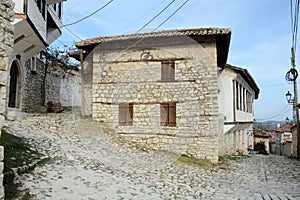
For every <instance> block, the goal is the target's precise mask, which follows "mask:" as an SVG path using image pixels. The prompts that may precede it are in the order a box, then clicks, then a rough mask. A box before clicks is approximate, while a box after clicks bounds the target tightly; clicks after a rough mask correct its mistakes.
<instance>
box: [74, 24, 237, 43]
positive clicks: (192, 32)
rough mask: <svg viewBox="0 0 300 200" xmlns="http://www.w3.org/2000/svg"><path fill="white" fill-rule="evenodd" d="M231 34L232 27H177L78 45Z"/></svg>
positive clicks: (103, 38)
mask: <svg viewBox="0 0 300 200" xmlns="http://www.w3.org/2000/svg"><path fill="white" fill-rule="evenodd" d="M228 34H231V29H230V28H192V29H175V30H163V31H155V32H146V33H135V34H126V35H116V36H104V37H97V38H91V39H87V40H82V41H79V42H77V43H76V46H77V47H84V46H89V45H93V44H99V43H101V42H107V41H118V40H130V39H141V38H151V37H168V36H179V35H186V36H200V35H228Z"/></svg>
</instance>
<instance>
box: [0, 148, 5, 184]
mask: <svg viewBox="0 0 300 200" xmlns="http://www.w3.org/2000/svg"><path fill="white" fill-rule="evenodd" d="M3 160H4V147H3V146H0V161H3ZM0 185H1V184H0Z"/></svg>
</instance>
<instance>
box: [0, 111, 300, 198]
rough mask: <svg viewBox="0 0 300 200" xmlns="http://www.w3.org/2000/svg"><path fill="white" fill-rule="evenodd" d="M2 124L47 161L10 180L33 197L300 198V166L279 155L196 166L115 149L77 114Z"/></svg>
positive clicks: (108, 138) (96, 127)
mask: <svg viewBox="0 0 300 200" xmlns="http://www.w3.org/2000/svg"><path fill="white" fill-rule="evenodd" d="M5 126H6V129H7V130H8V131H9V132H10V133H13V134H15V135H18V136H23V137H25V138H27V140H28V141H29V142H30V143H31V144H32V145H33V146H34V148H36V149H38V150H39V151H40V152H42V153H44V154H45V155H48V156H49V157H51V158H52V159H51V160H52V161H51V162H49V163H47V164H45V165H43V166H37V167H36V168H35V170H34V171H33V172H32V173H29V174H23V175H19V176H17V177H16V180H15V181H16V182H18V183H21V185H22V187H21V189H22V190H25V189H28V190H29V191H30V194H31V195H33V196H34V199H68V200H69V199H72V200H73V199H230V200H232V199H300V161H297V160H292V159H288V158H285V157H281V156H275V155H268V156H262V155H255V156H252V157H247V158H245V159H242V160H241V161H239V162H234V163H233V165H232V166H231V167H230V168H218V169H215V168H212V169H202V168H199V167H196V166H191V165H189V166H188V165H178V164H176V163H174V161H175V160H176V158H175V157H172V156H165V155H164V154H159V153H155V152H152V151H150V152H144V151H139V150H137V149H134V148H129V147H128V146H126V145H120V144H118V143H116V142H115V140H112V138H113V136H109V135H107V134H103V131H106V130H105V129H102V128H101V126H99V124H98V123H97V122H93V121H92V120H91V119H81V118H80V117H79V116H78V115H76V114H70V113H62V114H46V115H37V114H36V115H29V116H28V117H27V118H25V119H23V120H21V121H17V122H6V124H5Z"/></svg>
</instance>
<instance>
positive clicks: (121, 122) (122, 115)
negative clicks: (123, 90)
mask: <svg viewBox="0 0 300 200" xmlns="http://www.w3.org/2000/svg"><path fill="white" fill-rule="evenodd" d="M126 115H127V109H126V103H121V104H119V125H121V126H124V125H126Z"/></svg>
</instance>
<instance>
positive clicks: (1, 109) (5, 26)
mask: <svg viewBox="0 0 300 200" xmlns="http://www.w3.org/2000/svg"><path fill="white" fill-rule="evenodd" d="M13 8H14V3H13V2H12V1H11V0H2V1H1V3H0V129H1V128H2V126H3V122H4V120H5V108H6V99H7V96H6V90H7V77H8V72H7V70H8V66H9V61H8V60H9V57H10V54H11V53H12V48H13V42H14V31H13V25H12V24H11V22H12V21H13ZM3 159H4V149H3V147H2V146H0V199H4V187H3V185H2V180H3V166H4V165H3Z"/></svg>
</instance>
